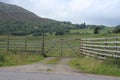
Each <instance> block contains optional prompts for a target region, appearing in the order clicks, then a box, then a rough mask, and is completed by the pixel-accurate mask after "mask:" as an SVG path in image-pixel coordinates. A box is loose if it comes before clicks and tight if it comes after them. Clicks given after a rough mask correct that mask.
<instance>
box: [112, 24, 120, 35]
mask: <svg viewBox="0 0 120 80" xmlns="http://www.w3.org/2000/svg"><path fill="white" fill-rule="evenodd" d="M113 33H120V25H118V26H116V27H115V29H114V30H113Z"/></svg>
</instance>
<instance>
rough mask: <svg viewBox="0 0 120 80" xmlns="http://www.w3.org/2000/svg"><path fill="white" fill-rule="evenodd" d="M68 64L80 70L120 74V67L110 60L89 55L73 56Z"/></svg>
mask: <svg viewBox="0 0 120 80" xmlns="http://www.w3.org/2000/svg"><path fill="white" fill-rule="evenodd" d="M69 64H70V65H71V66H72V67H73V68H75V69H77V70H79V71H80V72H85V73H93V74H101V75H109V76H120V67H118V66H117V65H114V64H112V62H111V63H110V62H108V61H102V60H97V59H94V58H89V57H80V58H75V59H73V60H72V61H70V62H69Z"/></svg>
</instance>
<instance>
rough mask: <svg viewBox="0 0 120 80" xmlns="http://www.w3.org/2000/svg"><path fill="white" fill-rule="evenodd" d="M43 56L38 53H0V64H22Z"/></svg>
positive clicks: (35, 60) (37, 59)
mask: <svg viewBox="0 0 120 80" xmlns="http://www.w3.org/2000/svg"><path fill="white" fill-rule="evenodd" d="M42 59H43V57H42V56H40V55H39V54H31V53H17V54H14V53H11V52H9V53H6V52H1V53H0V66H13V65H23V64H30V63H34V62H37V61H40V60H42Z"/></svg>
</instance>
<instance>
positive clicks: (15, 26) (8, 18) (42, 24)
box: [0, 2, 71, 35]
mask: <svg viewBox="0 0 120 80" xmlns="http://www.w3.org/2000/svg"><path fill="white" fill-rule="evenodd" d="M64 25H65V27H67V28H68V26H66V25H71V23H70V24H68V23H63V22H60V21H56V20H52V19H46V18H42V17H38V16H37V15H36V14H34V13H32V12H30V11H28V10H26V9H24V8H22V7H19V6H17V5H11V4H7V3H3V2H0V34H1V35H3V34H15V35H16V34H19V35H21V34H22V35H26V34H35V35H41V33H42V31H43V29H44V31H45V32H50V33H51V32H56V30H57V31H58V30H59V29H60V28H62V29H64V27H63V26H64ZM61 26H62V27H61Z"/></svg>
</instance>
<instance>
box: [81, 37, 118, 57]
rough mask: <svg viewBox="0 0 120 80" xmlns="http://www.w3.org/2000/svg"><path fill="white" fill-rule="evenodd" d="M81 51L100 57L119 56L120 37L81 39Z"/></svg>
mask: <svg viewBox="0 0 120 80" xmlns="http://www.w3.org/2000/svg"><path fill="white" fill-rule="evenodd" d="M80 47H81V48H80V49H81V53H82V54H84V55H87V56H92V57H97V58H100V59H106V58H108V57H111V58H120V37H108V38H87V39H81V46H80Z"/></svg>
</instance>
